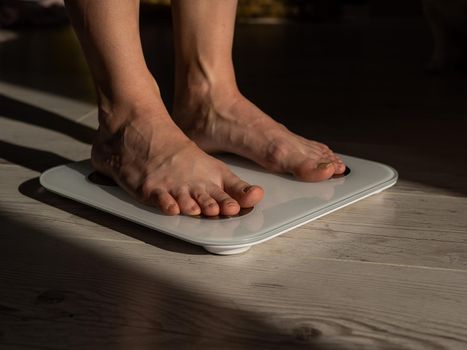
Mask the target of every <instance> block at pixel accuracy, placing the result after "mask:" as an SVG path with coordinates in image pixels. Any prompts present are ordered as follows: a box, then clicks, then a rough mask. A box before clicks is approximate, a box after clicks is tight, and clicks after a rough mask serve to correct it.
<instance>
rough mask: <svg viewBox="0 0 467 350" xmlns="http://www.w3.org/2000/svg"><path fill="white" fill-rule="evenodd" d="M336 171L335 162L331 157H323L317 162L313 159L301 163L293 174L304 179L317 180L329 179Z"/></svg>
mask: <svg viewBox="0 0 467 350" xmlns="http://www.w3.org/2000/svg"><path fill="white" fill-rule="evenodd" d="M335 171H336V168H335V166H334V162H333V161H332V160H330V159H323V160H320V161H318V162H316V161H315V160H313V159H308V160H305V161H303V162H301V163H299V164H298V165H297V166H296V167H295V168H294V169H293V174H294V176H295V177H296V178H298V179H299V180H302V181H308V182H317V181H323V180H326V179H329V178H330V177H331V176H332V175H333V174H334V173H335Z"/></svg>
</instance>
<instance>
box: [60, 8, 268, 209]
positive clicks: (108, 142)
mask: <svg viewBox="0 0 467 350" xmlns="http://www.w3.org/2000/svg"><path fill="white" fill-rule="evenodd" d="M66 5H67V9H68V11H69V14H70V17H71V20H72V23H73V26H74V28H75V30H76V32H77V34H78V37H79V39H80V42H81V45H82V48H83V50H84V52H85V55H86V58H87V61H88V63H89V67H90V69H91V72H92V75H93V78H94V81H95V85H96V89H97V93H98V104H99V128H98V131H97V133H96V137H95V140H94V143H93V148H92V155H91V160H92V163H93V166H94V167H95V168H96V169H97V170H98V171H100V172H102V173H104V174H106V175H108V176H111V177H113V178H114V180H115V181H116V182H117V183H118V184H119V185H120V186H121V187H122V188H123V189H124V190H126V191H127V192H128V193H130V194H131V195H133V196H134V197H136V198H137V199H138V200H140V201H142V202H144V203H147V204H151V205H155V206H158V207H160V208H161V210H162V211H163V212H164V213H166V214H178V213H182V214H188V215H197V214H200V213H203V214H205V215H218V214H219V213H220V214H225V215H234V214H236V213H238V211H239V210H240V207H249V206H253V205H255V204H256V203H257V202H258V201H259V200H261V198H262V196H263V191H262V189H261V188H260V187H258V186H250V185H249V184H247V183H246V182H244V181H242V180H241V179H240V178H238V177H237V176H236V175H234V174H233V173H232V172H231V171H230V170H229V169H228V167H227V166H226V165H225V164H223V163H222V162H220V161H218V160H216V159H214V158H212V157H211V156H209V155H207V154H205V153H204V152H203V151H202V150H200V149H199V148H198V147H197V146H196V145H195V144H194V143H193V142H192V141H191V140H190V139H188V138H187V137H186V136H185V135H184V134H183V132H182V131H181V130H180V129H179V128H178V127H177V126H176V125H175V123H173V121H172V120H171V118H170V116H169V115H168V113H167V110H166V108H165V106H164V104H163V102H162V99H161V97H160V94H159V88H158V86H157V83H156V81H155V80H154V78H153V77H152V75H151V74H150V72H149V70H148V68H147V66H146V63H145V61H144V56H143V52H142V48H141V43H140V36H139V23H138V15H139V1H138V0H132V1H113V0H99V1H94V0H67V1H66Z"/></svg>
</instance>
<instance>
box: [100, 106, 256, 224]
mask: <svg viewBox="0 0 467 350" xmlns="http://www.w3.org/2000/svg"><path fill="white" fill-rule="evenodd" d="M99 120H100V126H99V129H98V131H97V134H96V137H95V140H94V144H93V148H92V158H91V159H92V164H93V166H94V167H95V168H96V170H98V171H100V172H102V173H104V174H106V175H107V176H110V177H112V178H113V179H114V180H115V181H116V182H117V183H118V184H119V185H120V186H121V187H122V188H123V189H125V190H126V191H127V192H128V193H130V194H131V195H132V196H134V197H136V198H137V199H138V200H140V201H141V202H143V203H146V204H149V205H154V206H157V207H159V208H160V209H161V211H162V212H164V213H165V214H169V215H175V214H179V213H182V214H186V215H199V214H201V213H202V214H204V215H208V216H214V215H219V214H223V215H235V214H237V213H238V212H239V210H240V207H252V206H254V205H255V204H256V203H258V202H259V201H260V200H261V199H262V197H263V190H262V189H261V188H260V187H258V186H250V185H249V184H248V183H246V182H245V181H242V180H241V179H240V178H239V177H237V176H236V175H235V174H233V173H232V172H231V171H230V170H229V169H228V167H227V166H226V165H225V164H224V163H222V162H220V161H218V160H216V159H215V158H213V157H211V156H209V155H208V154H206V153H205V152H203V151H202V150H200V149H199V148H198V147H197V146H196V145H195V143H193V142H192V141H191V140H190V139H188V138H187V137H186V136H185V135H184V134H183V133H182V132H181V130H180V129H179V128H178V127H177V126H176V125H175V123H173V121H172V120H171V119H170V117H169V115H168V114H167V112H166V110H165V108H164V107H163V105H162V102H158V103H155V104H154V103H151V104H146V105H145V104H142V103H141V101H138V106H137V107H136V106H134V105H128V104H126V105H125V104H123V105H122V104H120V105H119V106H117V105H114V106H113V107H112V111H111V112H109V109H107V111H104V110H103V109H101V110H100V115H99ZM117 120H118V123H117Z"/></svg>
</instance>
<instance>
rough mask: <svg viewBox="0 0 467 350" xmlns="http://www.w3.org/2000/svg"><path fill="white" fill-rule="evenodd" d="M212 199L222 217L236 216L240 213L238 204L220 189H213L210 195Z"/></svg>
mask: <svg viewBox="0 0 467 350" xmlns="http://www.w3.org/2000/svg"><path fill="white" fill-rule="evenodd" d="M209 194H210V195H211V197H212V198H214V200H215V201H216V202H217V204H218V205H219V208H220V213H221V214H222V215H229V216H230V215H236V214H238V212H239V211H240V205H239V204H238V202H237V201H236V200H235V199H233V198H232V197H230V196H229V195H228V194H227V193H225V192H224V191H223V190H222V189H221V188H220V187H217V186H216V187H214V188H212V189H211V191H210V193H209Z"/></svg>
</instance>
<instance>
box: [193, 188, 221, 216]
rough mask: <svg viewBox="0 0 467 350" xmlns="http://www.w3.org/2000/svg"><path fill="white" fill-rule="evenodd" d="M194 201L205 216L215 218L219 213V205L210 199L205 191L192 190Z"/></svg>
mask: <svg viewBox="0 0 467 350" xmlns="http://www.w3.org/2000/svg"><path fill="white" fill-rule="evenodd" d="M191 195H192V197H193V198H194V199H195V200H196V202H197V203H198V205H199V207H200V208H201V212H202V213H203V215H206V216H216V215H219V213H220V208H219V205H218V204H217V202H216V200H215V199H214V198H212V197H211V196H210V195H209V194H208V192H207V191H206V190H194V191H193V193H192V194H191Z"/></svg>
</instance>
